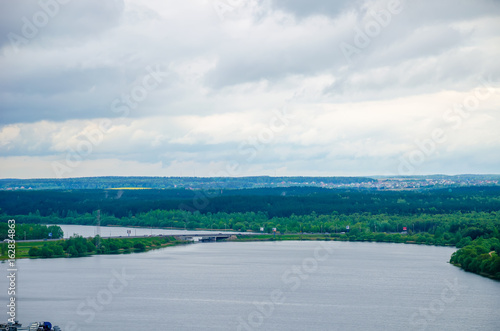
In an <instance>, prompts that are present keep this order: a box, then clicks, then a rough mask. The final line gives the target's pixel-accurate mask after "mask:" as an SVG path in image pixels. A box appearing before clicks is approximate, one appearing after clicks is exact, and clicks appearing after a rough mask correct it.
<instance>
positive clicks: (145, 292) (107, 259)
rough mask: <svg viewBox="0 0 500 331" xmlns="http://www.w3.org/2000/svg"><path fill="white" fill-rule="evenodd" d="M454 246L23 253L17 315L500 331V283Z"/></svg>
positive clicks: (130, 324)
mask: <svg viewBox="0 0 500 331" xmlns="http://www.w3.org/2000/svg"><path fill="white" fill-rule="evenodd" d="M453 251H454V249H452V248H447V247H434V246H418V245H404V244H383V243H350V242H297V241H293V242H292V241H287V242H249V243H242V242H239V243H234V242H221V243H203V244H202V243H200V244H191V245H186V246H177V247H171V248H166V249H161V250H157V251H150V252H146V253H139V254H129V255H108V256H93V257H86V258H77V259H68V258H63V259H49V260H41V259H38V260H19V261H18V267H19V272H18V274H19V279H18V284H17V287H18V290H19V291H18V297H17V300H18V302H19V304H18V312H19V313H18V318H19V319H20V320H21V321H22V322H24V323H28V322H30V321H36V320H48V321H51V322H53V323H56V324H59V326H61V327H62V328H63V330H64V331H68V330H89V331H90V330H106V331H118V330H120V331H123V330H129V329H144V330H283V331H284V330H499V328H500V309H499V307H500V283H499V282H496V281H492V280H490V279H487V278H483V277H480V276H477V275H474V274H470V273H466V272H463V271H462V270H460V269H459V268H456V267H453V266H451V265H450V264H448V263H447V261H448V260H449V257H450V255H451V254H452V252H453ZM1 266H2V267H4V270H6V269H7V267H6V264H1ZM0 288H3V289H6V288H7V280H6V277H2V278H0ZM1 291H2V293H6V290H1ZM5 297H6V295H4V294H2V298H5ZM2 301H3V302H6V299H2Z"/></svg>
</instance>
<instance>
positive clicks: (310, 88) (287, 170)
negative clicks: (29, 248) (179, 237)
mask: <svg viewBox="0 0 500 331" xmlns="http://www.w3.org/2000/svg"><path fill="white" fill-rule="evenodd" d="M499 59H500V1H498V0H477V1H465V0H453V1H452V0H432V1H431V0H421V1H407V2H406V1H399V0H380V1H379V0H359V1H356V0H354V1H331V0H308V1H304V0H301V1H299V0H259V1H257V0H220V1H219V0H187V1H174V0H85V1H80V0H39V1H31V0H18V1H1V2H0V178H66V177H85V176H199V177H201V176H210V177H211V176H231V177H233V176H260V175H269V176H370V175H382V176H395V175H426V174H465V173H467V174H470V173H477V174H498V173H500V129H499V128H500V60H499Z"/></svg>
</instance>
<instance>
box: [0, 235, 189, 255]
mask: <svg viewBox="0 0 500 331" xmlns="http://www.w3.org/2000/svg"><path fill="white" fill-rule="evenodd" d="M182 243H185V242H184V241H181V240H177V239H176V238H174V237H145V238H107V239H103V238H101V237H99V236H95V237H93V238H83V237H81V236H75V237H71V238H69V239H66V240H52V241H36V242H17V243H16V258H54V257H83V256H89V255H96V254H125V253H134V252H146V251H149V250H152V249H158V248H162V247H167V246H175V245H178V244H182ZM5 245H6V244H2V255H1V257H0V259H1V260H5V259H7V252H6V249H4V246H5Z"/></svg>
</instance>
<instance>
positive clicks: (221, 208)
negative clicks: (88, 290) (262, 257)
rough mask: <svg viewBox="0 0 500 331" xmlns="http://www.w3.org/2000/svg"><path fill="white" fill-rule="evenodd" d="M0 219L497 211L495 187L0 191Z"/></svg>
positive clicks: (499, 199)
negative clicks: (175, 213)
mask: <svg viewBox="0 0 500 331" xmlns="http://www.w3.org/2000/svg"><path fill="white" fill-rule="evenodd" d="M0 208H1V209H0V213H3V214H7V215H28V214H30V213H32V214H39V215H41V216H57V217H66V216H68V215H72V214H85V213H92V212H94V211H95V210H98V209H100V210H101V211H102V212H103V213H106V214H108V215H114V216H115V217H118V218H121V217H125V216H130V215H136V214H138V213H143V212H148V211H151V210H156V209H160V210H186V211H190V212H195V211H199V212H200V213H212V214H213V213H218V212H226V213H236V212H243V213H244V212H254V213H258V212H263V213H265V214H266V215H267V216H269V217H288V216H291V215H309V214H311V213H313V212H315V213H317V214H318V215H328V214H331V213H334V212H336V213H338V214H354V213H365V212H366V213H371V214H390V215H412V214H420V213H427V214H446V213H454V212H463V213H464V212H472V211H475V212H491V211H497V210H500V186H489V187H464V188H455V189H438V190H427V191H367V190H341V189H322V188H312V187H289V188H262V189H237V190H215V191H214V190H210V191H204V190H187V189H174V190H70V191H59V190H48V191H0Z"/></svg>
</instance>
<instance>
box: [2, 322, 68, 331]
mask: <svg viewBox="0 0 500 331" xmlns="http://www.w3.org/2000/svg"><path fill="white" fill-rule="evenodd" d="M0 331H62V330H61V328H60V327H58V326H57V325H55V326H54V327H52V323H50V322H33V323H31V324H30V325H29V326H27V327H23V326H22V324H20V323H19V321H15V322H14V323H12V322H9V323H7V324H2V323H0Z"/></svg>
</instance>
